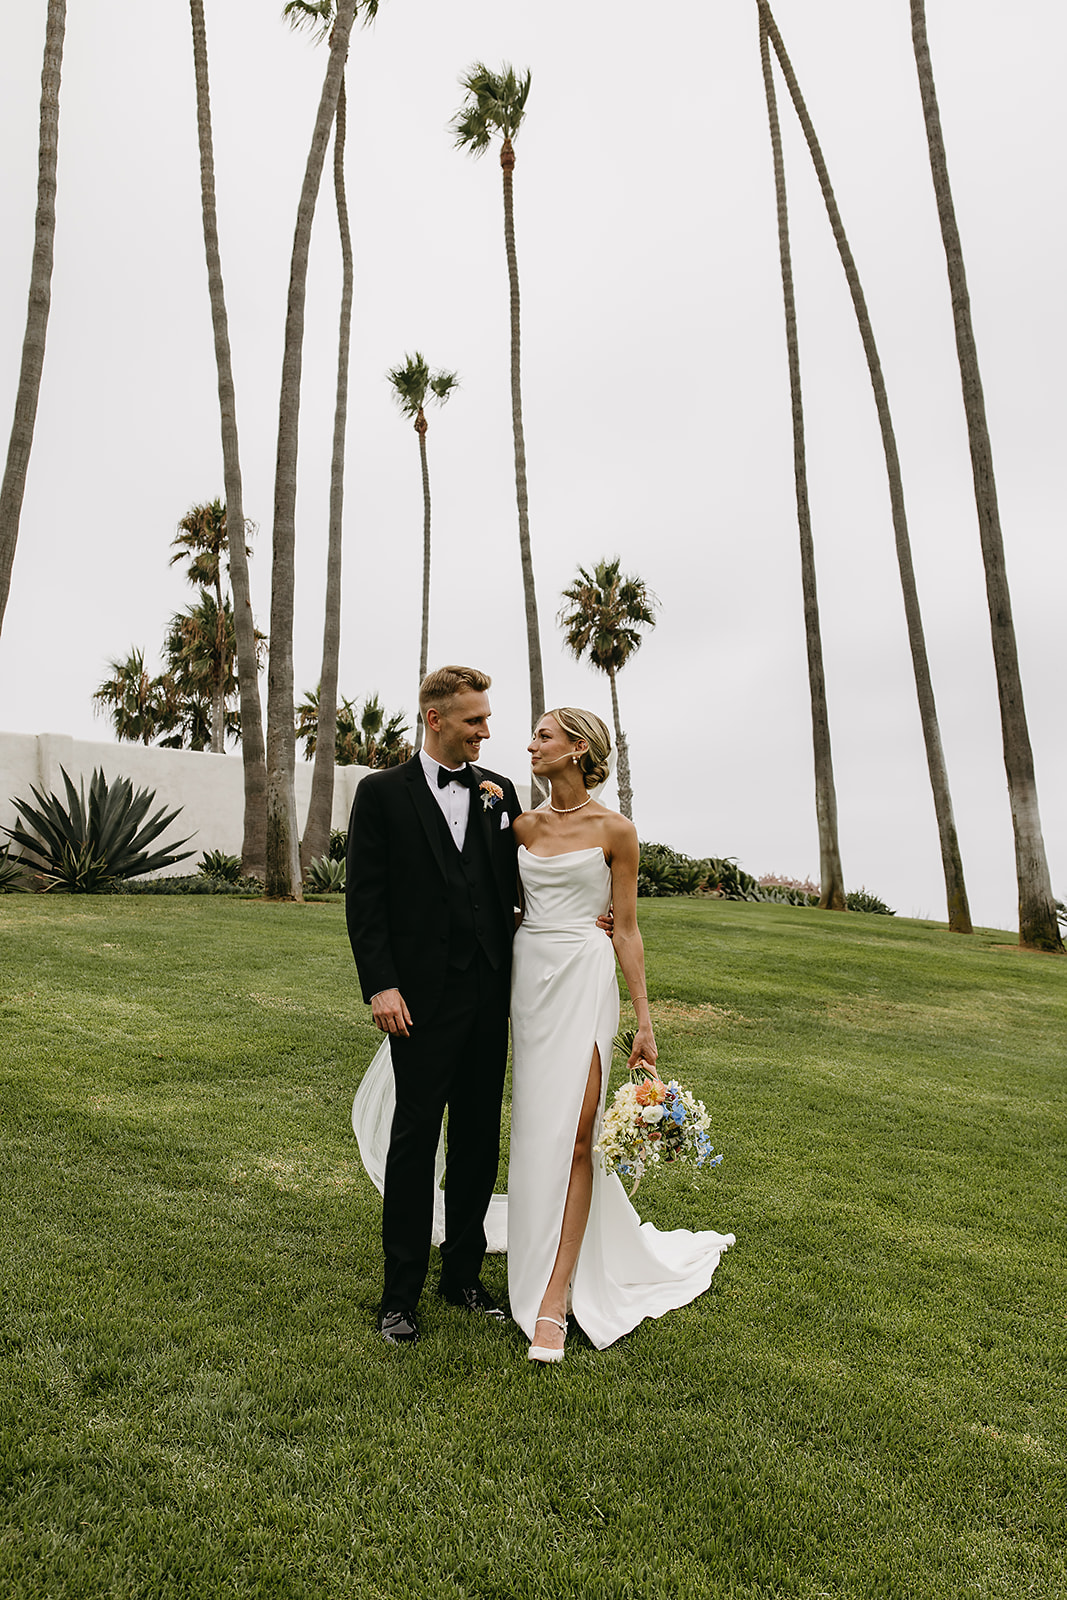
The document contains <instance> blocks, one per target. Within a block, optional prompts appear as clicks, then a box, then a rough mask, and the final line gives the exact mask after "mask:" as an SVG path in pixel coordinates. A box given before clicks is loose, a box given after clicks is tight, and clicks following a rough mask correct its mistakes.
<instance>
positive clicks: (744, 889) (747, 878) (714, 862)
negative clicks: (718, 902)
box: [707, 856, 762, 900]
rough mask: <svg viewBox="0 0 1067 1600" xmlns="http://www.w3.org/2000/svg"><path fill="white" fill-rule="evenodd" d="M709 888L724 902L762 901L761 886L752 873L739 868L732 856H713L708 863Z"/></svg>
mask: <svg viewBox="0 0 1067 1600" xmlns="http://www.w3.org/2000/svg"><path fill="white" fill-rule="evenodd" d="M707 867H708V877H707V883H708V888H709V889H713V890H714V891H715V892H716V893H717V894H720V895H721V896H722V898H723V899H724V900H760V899H762V895H761V894H760V887H759V884H758V883H757V882H756V880H755V878H754V877H753V876H752V874H751V872H746V871H745V870H744V868H743V867H739V866H738V864H737V862H736V861H735V860H734V859H733V857H732V856H713V857H712V858H711V860H709V861H708V863H707Z"/></svg>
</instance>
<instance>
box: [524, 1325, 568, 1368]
mask: <svg viewBox="0 0 1067 1600" xmlns="http://www.w3.org/2000/svg"><path fill="white" fill-rule="evenodd" d="M537 1321H538V1322H551V1323H552V1324H553V1325H554V1326H555V1327H557V1328H562V1329H563V1332H564V1334H566V1332H567V1324H566V1322H565V1321H564V1322H560V1320H559V1318H558V1317H538V1319H537ZM526 1359H527V1361H545V1362H549V1361H562V1360H563V1346H562V1345H560V1347H559V1349H558V1350H551V1349H549V1347H548V1345H544V1344H532V1345H531V1346H530V1348H529V1350H528V1351H527V1352H526Z"/></svg>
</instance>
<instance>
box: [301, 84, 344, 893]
mask: <svg viewBox="0 0 1067 1600" xmlns="http://www.w3.org/2000/svg"><path fill="white" fill-rule="evenodd" d="M346 131H347V100H346V97H345V80H344V77H343V76H342V78H341V87H340V89H339V90H338V93H337V115H336V118H335V120H334V133H333V192H334V200H335V203H336V207H337V232H338V235H339V237H340V241H341V265H342V278H341V315H340V321H339V327H338V334H337V398H336V401H335V404H334V413H333V460H332V462H331V466H330V535H329V544H328V548H327V554H326V606H325V613H324V618H323V626H322V672H321V674H320V677H319V726H318V739H317V741H316V744H315V767H314V771H313V772H312V774H311V799H310V801H309V803H308V814H307V821H306V823H305V825H304V837H303V840H302V842H301V846H300V865H301V867H302V868H303V870H304V871H305V872H306V871H307V869H308V865H309V864H310V862H312V861H313V860H314V859H315V857H316V856H321V855H325V853H326V850H327V848H328V846H329V843H330V824H331V822H332V821H333V784H334V772H335V770H336V763H337V674H338V666H339V660H340V655H341V546H342V524H343V512H344V493H345V431H346V428H347V426H348V361H349V351H350V349H351V344H352V290H353V271H352V232H351V229H350V227H349V224H348V198H347V195H346V194H345V134H346Z"/></svg>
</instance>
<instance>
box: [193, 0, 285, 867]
mask: <svg viewBox="0 0 1067 1600" xmlns="http://www.w3.org/2000/svg"><path fill="white" fill-rule="evenodd" d="M189 10H190V15H191V20H192V27H193V64H194V67H195V70H196V120H197V130H198V133H199V138H200V199H201V210H202V212H203V219H204V254H205V256H206V258H207V281H208V293H209V295H210V299H211V323H212V327H213V329H214V333H215V367H216V370H217V372H218V388H219V420H220V425H221V432H222V475H223V483H224V485H225V492H226V526H227V533H228V544H229V555H230V587H231V589H232V590H233V628H234V633H235V635H236V638H237V686H238V690H239V693H240V701H241V759H242V762H243V764H244V790H245V809H244V840H243V843H242V846H241V866H242V869H243V871H244V873H245V875H246V877H250V878H262V877H263V876H264V874H265V872H266V844H267V809H266V798H267V760H266V750H265V748H264V744H263V708H262V705H261V704H260V698H259V658H258V655H257V652H256V626H255V619H254V618H253V615H252V597H251V592H250V589H249V582H248V553H247V551H246V549H245V538H244V531H245V517H244V489H243V485H242V478H241V454H240V450H239V447H238V438H237V404H236V399H235V395H234V386H233V364H232V361H231V359H230V328H229V318H228V317H227V314H226V295H225V292H224V290H223V284H222V257H221V255H220V253H219V230H218V220H217V215H216V209H215V154H214V148H213V140H212V135H211V97H210V92H209V85H208V57H207V31H206V28H205V24H204V0H189ZM221 609H222V608H221V604H220V607H219V610H220V615H221ZM215 724H216V717H215V716H214V714H213V715H212V738H213V740H214V731H215ZM220 748H221V746H220Z"/></svg>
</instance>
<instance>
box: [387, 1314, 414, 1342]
mask: <svg viewBox="0 0 1067 1600" xmlns="http://www.w3.org/2000/svg"><path fill="white" fill-rule="evenodd" d="M378 1332H379V1333H380V1334H381V1336H382V1338H383V1339H384V1340H385V1342H386V1344H418V1342H419V1325H418V1323H417V1322H416V1321H415V1313H414V1311H379V1313H378Z"/></svg>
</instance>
